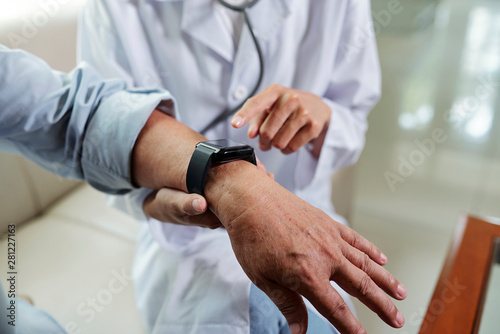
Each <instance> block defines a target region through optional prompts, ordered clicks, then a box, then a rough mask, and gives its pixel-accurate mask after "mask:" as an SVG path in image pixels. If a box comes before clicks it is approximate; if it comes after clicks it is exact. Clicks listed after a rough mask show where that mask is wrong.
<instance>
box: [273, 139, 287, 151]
mask: <svg viewBox="0 0 500 334" xmlns="http://www.w3.org/2000/svg"><path fill="white" fill-rule="evenodd" d="M285 144H286V143H285V142H284V141H282V140H273V146H274V147H276V148H277V149H279V150H283V149H284V148H285V147H286V145H285Z"/></svg>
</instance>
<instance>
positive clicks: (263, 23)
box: [231, 0, 290, 88]
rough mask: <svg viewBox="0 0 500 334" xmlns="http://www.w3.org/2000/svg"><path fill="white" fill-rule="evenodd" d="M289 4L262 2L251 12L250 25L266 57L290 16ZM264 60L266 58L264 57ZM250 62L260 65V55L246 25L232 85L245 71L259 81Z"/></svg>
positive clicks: (239, 46)
mask: <svg viewBox="0 0 500 334" xmlns="http://www.w3.org/2000/svg"><path fill="white" fill-rule="evenodd" d="M288 2H289V0H288V1H287V0H260V1H259V2H258V3H257V4H256V5H255V6H253V7H252V8H251V9H250V11H249V17H250V23H251V24H252V26H253V28H254V30H255V31H256V35H257V40H258V41H259V43H260V46H261V48H262V52H263V53H264V55H265V54H266V52H267V51H268V50H269V44H270V43H272V42H273V38H275V35H277V33H278V31H279V30H280V28H281V27H282V25H283V22H284V21H285V19H286V18H287V17H288V15H289V14H290V11H289V5H288ZM264 58H266V57H265V56H264ZM250 62H252V64H254V63H255V64H258V54H257V50H256V49H255V45H254V42H253V40H252V36H251V35H250V32H249V30H248V27H247V26H246V25H245V26H244V28H243V31H242V35H241V38H240V43H239V45H238V51H237V53H236V59H235V62H234V67H233V73H232V78H231V82H232V85H236V84H237V82H238V81H239V79H240V78H241V77H242V75H243V72H244V71H245V70H249V71H253V72H255V79H257V76H258V72H257V71H256V70H257V68H256V67H253V66H249V65H250ZM257 66H258V65H257ZM265 67H266V64H264V71H265ZM233 88H234V87H233ZM261 88H262V87H261Z"/></svg>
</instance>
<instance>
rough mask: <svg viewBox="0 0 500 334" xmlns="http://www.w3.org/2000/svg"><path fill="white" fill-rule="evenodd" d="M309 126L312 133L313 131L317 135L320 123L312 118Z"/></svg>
mask: <svg viewBox="0 0 500 334" xmlns="http://www.w3.org/2000/svg"><path fill="white" fill-rule="evenodd" d="M310 126H311V131H312V133H314V135H315V136H317V135H318V134H319V132H320V131H321V125H320V124H319V122H318V121H317V120H315V119H313V120H311V123H310Z"/></svg>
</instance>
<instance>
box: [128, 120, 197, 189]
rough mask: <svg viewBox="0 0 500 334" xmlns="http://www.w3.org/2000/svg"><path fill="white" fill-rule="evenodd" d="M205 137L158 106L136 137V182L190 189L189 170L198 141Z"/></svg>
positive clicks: (133, 166) (159, 186) (134, 171)
mask: <svg viewBox="0 0 500 334" xmlns="http://www.w3.org/2000/svg"><path fill="white" fill-rule="evenodd" d="M204 140H206V138H205V137H204V136H202V135H201V134H199V133H197V132H195V131H193V130H191V129H190V128H189V127H187V126H185V125H184V124H182V123H180V122H178V121H177V120H175V119H174V118H172V117H170V116H167V115H165V114H163V113H161V112H160V111H157V110H155V111H154V112H153V113H152V114H151V116H150V117H149V119H148V121H147V122H146V124H145V126H144V127H143V129H142V131H141V132H140V134H139V137H138V138H137V141H136V143H135V146H134V149H133V152H132V177H133V181H134V183H135V184H136V185H139V186H142V187H147V188H152V189H159V188H164V187H166V188H174V189H179V190H183V191H187V188H186V172H187V168H188V165H189V161H190V159H191V156H192V154H193V152H194V149H195V146H196V144H197V143H198V142H200V141H204Z"/></svg>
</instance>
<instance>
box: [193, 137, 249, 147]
mask: <svg viewBox="0 0 500 334" xmlns="http://www.w3.org/2000/svg"><path fill="white" fill-rule="evenodd" d="M202 144H204V145H206V146H210V147H213V148H218V149H229V148H238V147H243V146H248V145H246V144H242V143H238V142H236V141H234V140H231V139H218V140H208V141H204V142H202Z"/></svg>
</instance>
